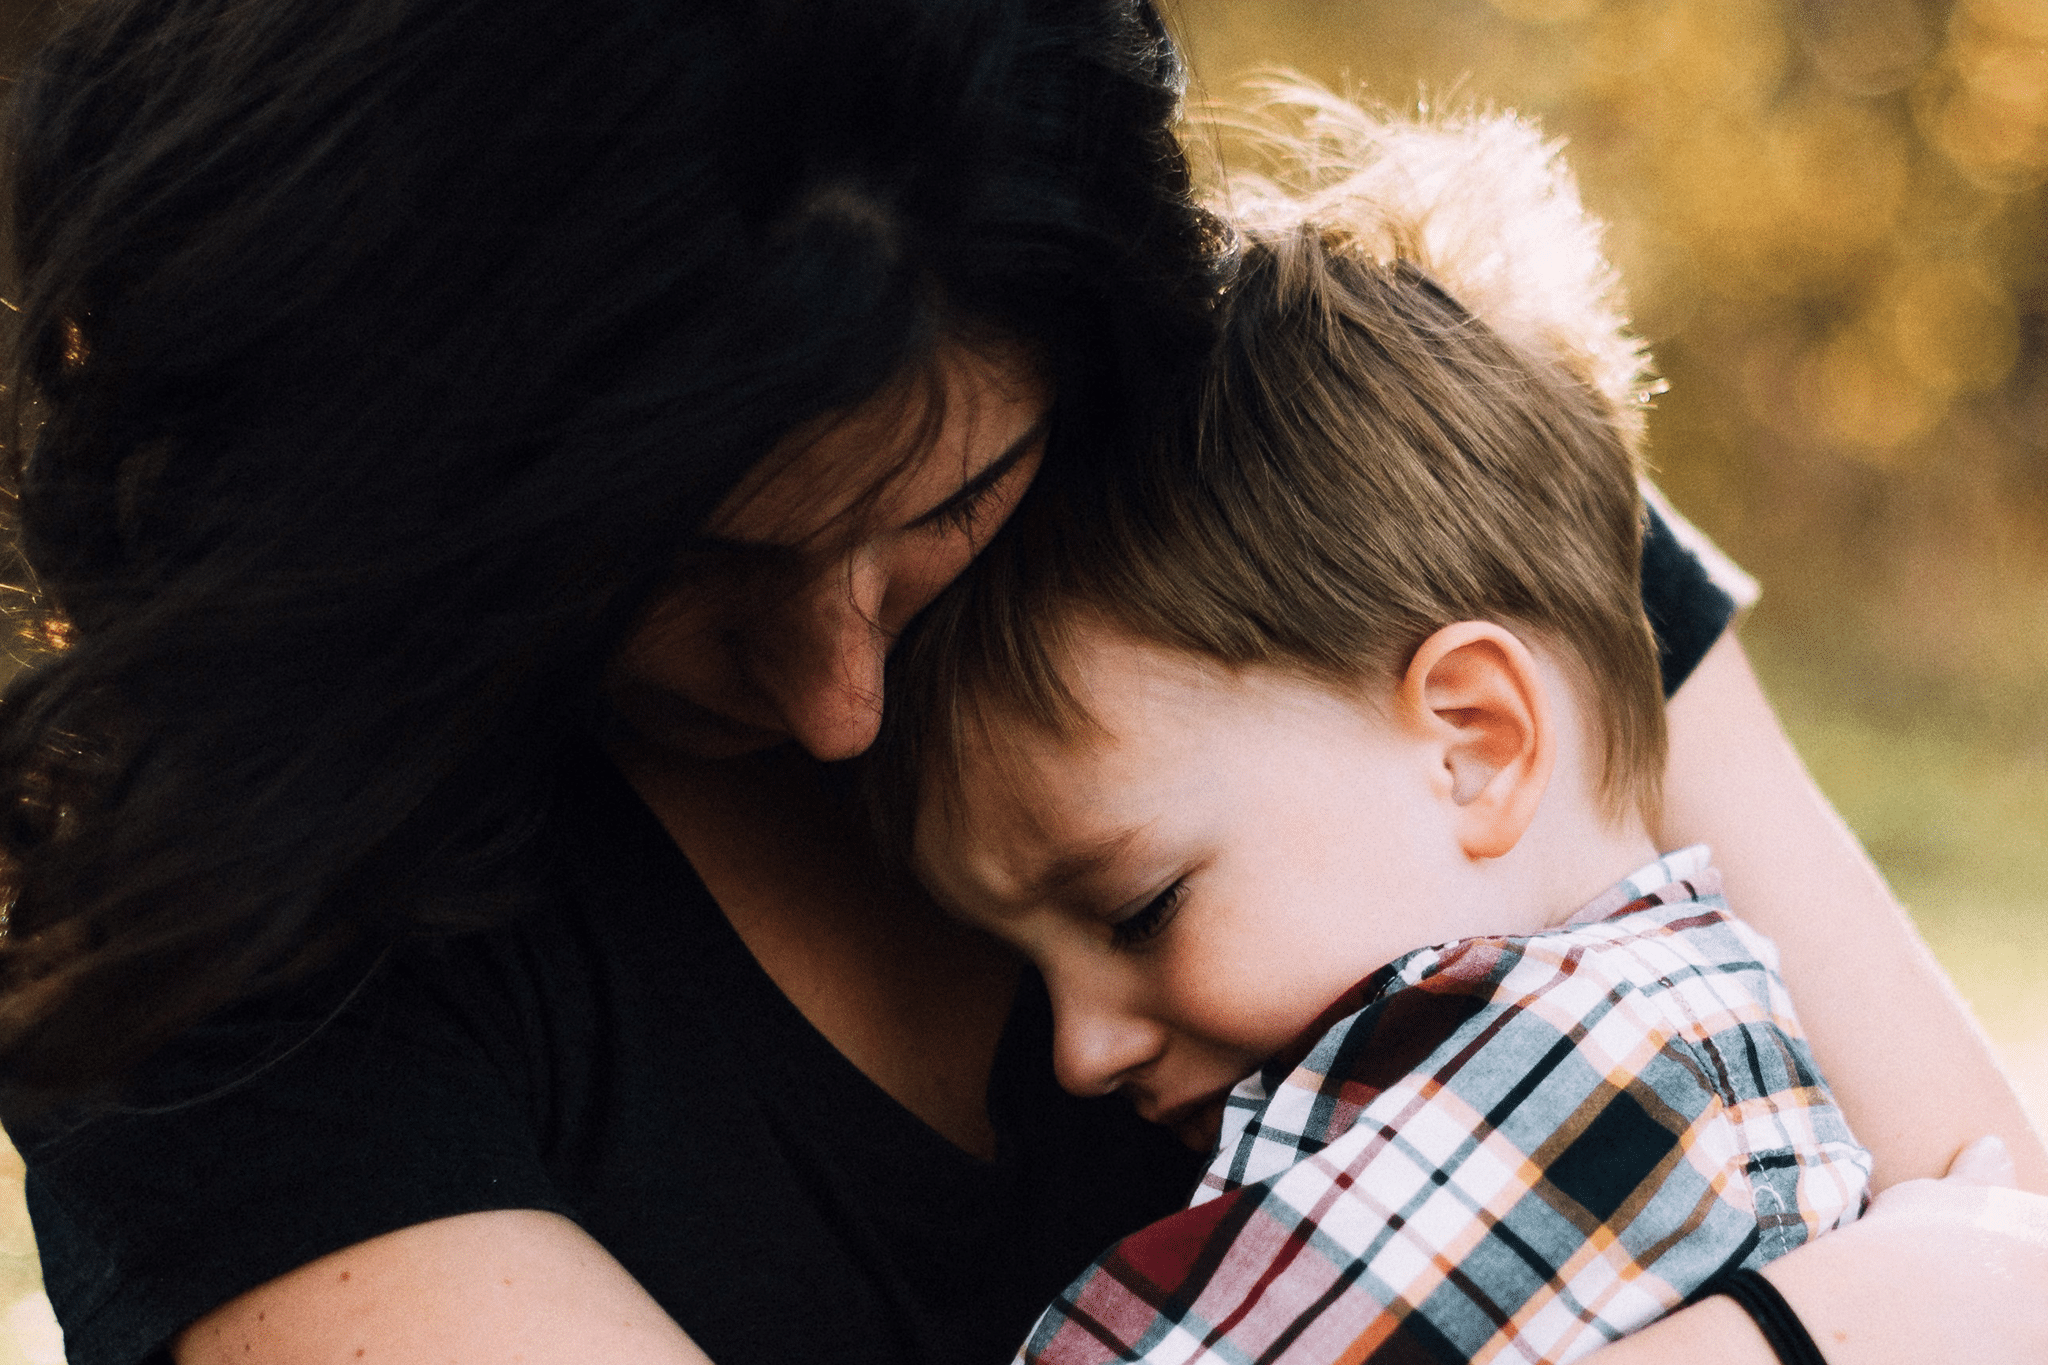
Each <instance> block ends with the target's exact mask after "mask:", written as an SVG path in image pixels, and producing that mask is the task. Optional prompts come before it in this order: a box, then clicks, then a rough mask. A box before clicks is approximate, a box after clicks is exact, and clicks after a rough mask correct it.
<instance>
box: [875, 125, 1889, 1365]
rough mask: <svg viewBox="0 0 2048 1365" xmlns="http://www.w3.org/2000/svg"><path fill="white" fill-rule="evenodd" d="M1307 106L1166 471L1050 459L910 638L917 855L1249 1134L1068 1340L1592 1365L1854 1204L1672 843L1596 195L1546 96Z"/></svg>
mask: <svg viewBox="0 0 2048 1365" xmlns="http://www.w3.org/2000/svg"><path fill="white" fill-rule="evenodd" d="M1314 120H1315V123H1314V128H1313V131H1314V132H1315V134H1316V137H1317V144H1316V146H1317V155H1318V157H1319V158H1320V160H1321V163H1322V165H1323V168H1324V170H1325V172H1326V174H1325V177H1324V181H1325V183H1324V187H1323V188H1322V189H1320V190H1318V191H1315V192H1313V193H1304V194H1301V195H1296V196H1293V197H1288V196H1284V195H1280V194H1279V193H1278V192H1268V193H1267V194H1266V195H1265V196H1264V198H1263V199H1262V200H1256V201H1253V202H1251V203H1249V204H1248V205H1246V207H1249V208H1250V209H1251V210H1252V217H1253V219H1254V223H1255V225H1254V226H1251V227H1249V228H1247V229H1246V230H1245V237H1244V241H1243V244H1242V267H1241V270H1240V271H1239V273H1238V275H1237V277H1236V279H1235V282H1234V283H1233V285H1232V286H1231V288H1230V290H1229V292H1228V294H1227V296H1226V298H1225V300H1224V305H1223V306H1224V308H1225V327H1224V333H1225V334H1224V338H1223V341H1222V344H1221V348H1220V350H1219V352H1218V355H1217V357H1216V359H1215V362H1214V366H1213V371H1212V373H1211V374H1210V376H1209V377H1208V379H1207V382H1206V389H1205V391H1204V392H1203V394H1202V396H1201V400H1200V402H1199V403H1198V404H1197V405H1196V408H1197V411H1196V412H1195V413H1194V414H1193V416H1192V418H1191V419H1190V420H1189V422H1188V424H1187V425H1186V426H1185V427H1184V428H1183V429H1181V430H1178V431H1174V432H1170V433H1168V434H1167V435H1166V436H1165V438H1164V439H1163V440H1162V441H1161V443H1160V456H1161V458H1160V459H1159V460H1158V461H1157V462H1156V466H1155V470H1154V473H1153V475H1152V476H1150V477H1149V478H1147V479H1142V480H1140V481H1139V482H1138V483H1137V484H1134V485H1133V486H1130V487H1124V488H1119V489H1117V490H1115V492H1114V493H1113V495H1111V496H1109V497H1108V498H1107V499H1106V500H1102V499H1100V498H1098V499H1094V500H1087V501H1083V500H1078V499H1075V498H1072V497H1067V498H1065V499H1063V498H1062V497H1061V494H1060V490H1059V489H1058V488H1056V487H1052V486H1048V487H1047V488H1046V489H1045V490H1044V494H1045V495H1044V496H1043V497H1036V498H1035V500H1034V503H1033V505H1032V506H1030V507H1029V508H1027V510H1025V511H1023V512H1020V514H1019V517H1020V520H1019V521H1018V522H1017V523H1016V524H1015V525H1014V526H1013V527H1012V528H1011V530H1009V531H1006V532H1005V533H1004V535H1003V536H1002V537H999V539H998V542H997V543H996V544H995V545H993V546H992V547H991V548H990V549H989V551H988V552H987V553H986V555H985V556H984V557H983V560H982V562H981V563H980V564H979V565H978V566H977V568H976V569H975V570H974V571H973V572H972V573H971V574H970V575H969V577H968V579H967V580H964V581H963V582H962V583H961V584H960V585H958V587H957V588H956V590H955V591H953V592H952V593H951V594H950V595H949V596H948V597H947V598H945V599H942V601H941V602H940V603H938V604H936V605H935V607H934V608H933V610H932V611H931V613H930V614H929V615H928V617H927V618H926V619H924V620H923V621H922V622H920V624H919V625H918V626H917V627H916V629H915V630H914V632H913V633H912V637H911V638H909V639H906V641H904V643H903V644H902V646H900V647H899V650H898V654H897V658H896V661H895V662H894V663H893V664H892V670H893V674H892V681H891V684H890V686H891V688H892V695H893V696H894V698H895V704H894V705H893V706H892V708H891V713H890V714H891V716H892V717H893V718H894V720H893V721H892V729H891V730H890V731H889V732H888V733H887V734H886V735H885V737H884V741H883V746H882V749H881V751H880V756H879V758H878V761H879V762H880V763H882V764H884V765H885V771H884V775H883V776H884V780H883V781H882V782H881V783H880V784H878V788H877V789H878V790H885V791H887V790H896V791H907V790H915V792H916V800H915V808H914V810H913V809H910V808H909V807H908V805H906V806H905V807H904V808H902V809H899V810H897V811H895V812H894V813H893V816H892V817H891V823H892V824H893V826H894V828H896V829H897V830H898V831H899V833H900V834H901V835H902V836H903V837H904V838H905V841H906V843H907V845H908V847H907V852H908V853H909V855H910V856H911V858H912V860H913V863H914V865H915V866H916V867H917V869H918V870H919V872H920V874H921V875H922V876H923V877H924V878H925V879H926V881H927V882H928V884H929V885H930V887H931V888H932V890H933V892H934V894H935V895H936V896H937V897H938V898H939V900H940V901H941V903H943V904H944V905H946V906H947V907H948V908H949V909H951V910H952V911H953V912H954V913H956V914H958V915H960V916H961V917H963V918H964V919H966V920H968V921H970V922H972V923H974V924H977V925H980V926H982V927H983V928H985V929H987V930H988V931H990V932H991V933H994V934H995V935H997V936H998V937H1000V938H1002V939H1004V940H1006V941H1008V942H1009V943H1011V944H1013V945H1014V946H1016V947H1017V948H1018V949H1020V950H1021V951H1022V952H1024V953H1025V954H1026V955H1027V956H1028V957H1029V958H1030V959H1031V960H1032V961H1033V962H1034V963H1035V964H1036V965H1037V966H1038V968H1039V969H1040V971H1041V973H1042V974H1043V976H1044V979H1045V982H1046V986H1047V988H1048V990H1049V992H1050V995H1051V1000H1052V1004H1053V1009H1054V1013H1055V1020H1056V1039H1055V1064H1056V1067H1057V1069H1058V1073H1059V1077H1060V1080H1061V1082H1062V1083H1063V1084H1064V1085H1065V1086H1067V1087H1068V1088H1069V1089H1071V1090H1074V1091H1077V1092H1080V1093H1085V1094H1101V1093H1107V1092H1111V1091H1120V1092H1122V1093H1124V1094H1125V1095H1127V1096H1128V1097H1129V1098H1130V1099H1131V1100H1132V1101H1133V1102H1134V1103H1135V1104H1136V1105H1137V1107H1138V1110H1139V1112H1140V1113H1142V1114H1143V1115H1145V1116H1146V1117H1147V1118H1150V1119H1153V1120H1156V1121H1157V1122H1160V1123H1163V1124H1168V1125H1171V1126H1173V1127H1174V1128H1175V1129H1177V1130H1178V1131H1179V1132H1180V1133H1181V1134H1182V1135H1183V1137H1184V1138H1185V1139H1186V1140H1188V1141H1190V1142H1191V1143H1196V1144H1214V1157H1213V1161H1212V1163H1211V1164H1210V1166H1209V1168H1208V1173H1207V1175H1206V1176H1205V1177H1204V1179H1203V1180H1202V1183H1201V1186H1200V1188H1199V1189H1198V1190H1197V1191H1196V1192H1195V1194H1194V1197H1193V1200H1192V1203H1191V1206H1190V1208H1188V1209H1187V1210H1186V1211H1184V1212H1183V1213H1180V1214H1178V1215H1176V1216H1174V1217H1172V1218H1169V1219H1167V1220H1165V1221H1163V1222H1161V1223H1158V1224H1156V1225H1154V1226H1152V1227H1150V1228H1147V1229H1145V1230H1143V1231H1141V1232H1139V1233H1137V1234H1135V1235H1133V1236H1131V1237H1129V1238H1126V1239H1125V1240H1124V1241H1123V1242H1121V1243H1119V1244H1118V1245H1117V1246H1115V1247H1113V1248H1111V1249H1110V1250H1109V1251H1108V1252H1107V1253H1105V1254H1104V1255H1103V1256H1102V1257H1101V1258H1100V1260H1098V1261H1097V1263H1096V1264H1095V1265H1094V1266H1093V1267H1091V1268H1090V1269H1089V1270H1088V1271H1087V1272H1086V1273H1085V1274H1084V1275H1082V1276H1081V1278H1080V1279H1078V1280H1076V1281H1075V1282H1074V1284H1073V1285H1072V1286H1071V1287H1070V1288H1069V1289H1068V1291H1067V1292H1066V1294H1065V1295H1064V1296H1062V1298H1061V1299H1060V1300H1059V1302H1057V1303H1056V1304H1054V1305H1053V1306H1052V1307H1051V1308H1050V1309H1048V1310H1047V1311H1046V1313H1045V1314H1044V1316H1043V1317H1042V1318H1041V1320H1040V1321H1039V1323H1038V1325H1037V1327H1036V1328H1035V1330H1034V1331H1033V1332H1032V1334H1031V1337H1030V1340H1029V1342H1028V1344H1027V1346H1026V1348H1025V1351H1024V1353H1023V1358H1024V1359H1027V1360H1031V1361H1044V1362H1059V1363H1060V1365H1068V1363H1069V1362H1084V1361H1111V1360H1117V1361H1134V1360H1142V1361H1148V1362H1152V1361H1156V1362H1161V1363H1162V1365H1164V1363H1165V1362H1173V1365H1180V1363H1181V1362H1188V1361H1218V1362H1223V1361H1229V1362H1247V1361H1254V1360H1256V1361H1301V1362H1316V1363H1317V1365H1329V1362H1334V1361H1343V1362H1354V1361H1367V1360H1370V1361H1384V1362H1410V1361H1417V1362H1420V1361H1432V1362H1451V1361H1467V1360H1481V1361H1483V1360H1518V1361H1529V1360H1533V1361H1564V1360H1570V1359H1573V1358H1575V1357H1578V1356H1581V1355H1584V1354H1586V1353H1587V1352H1589V1351H1591V1350H1593V1349H1595V1348H1597V1347H1599V1346H1601V1345H1603V1344H1605V1343H1606V1342H1608V1341H1610V1340H1612V1339H1614V1338H1616V1337H1618V1336H1620V1335H1622V1334H1623V1333H1625V1332H1628V1331H1630V1330H1632V1329H1635V1328H1637V1327H1640V1326H1642V1325H1644V1324H1646V1323H1648V1322H1650V1321H1652V1320H1653V1319H1655V1318H1656V1317H1658V1316H1660V1315H1662V1314H1664V1313H1666V1312H1668V1311H1669V1310H1671V1309H1672V1308H1674V1307H1675V1306H1677V1305H1679V1304H1681V1303H1682V1302H1683V1301H1685V1299H1686V1298H1687V1297H1688V1296H1689V1295H1692V1294H1694V1293H1695V1292H1697V1291H1700V1290H1701V1289H1702V1288H1705V1287H1708V1286H1711V1285H1713V1284H1715V1283H1716V1281H1717V1278H1718V1277H1722V1276H1724V1275H1725V1274H1726V1273H1727V1272H1730V1271H1735V1270H1739V1269H1744V1268H1752V1269H1753V1268H1754V1267H1756V1266H1758V1265H1761V1264H1762V1263H1764V1262H1766V1261H1768V1260H1770V1259H1771V1258H1773V1257H1775V1256H1777V1255H1780V1254H1781V1253H1783V1252H1785V1251H1787V1250H1789V1249H1791V1248H1792V1247H1795V1246H1797V1245H1799V1244H1800V1243H1801V1242H1803V1241H1804V1240H1806V1239H1807V1238H1809V1237H1812V1236H1815V1235H1817V1234H1819V1233H1821V1232H1824V1231H1826V1230H1828V1229H1830V1228H1833V1227H1836V1226H1838V1225H1840V1224H1842V1223H1844V1222H1846V1221H1848V1220H1850V1219H1853V1218H1854V1217H1855V1216H1856V1215H1857V1214H1858V1213H1859V1211H1860V1210H1861V1208H1862V1207H1863V1205H1864V1203H1865V1202H1866V1197H1867V1189H1868V1176H1869V1158H1868V1156H1867V1154H1866V1153H1865V1152H1864V1151H1863V1150H1862V1149H1861V1148H1860V1147H1858V1146H1857V1144H1856V1142H1855V1140H1854V1139H1853V1138H1852V1137H1851V1136H1850V1134H1849V1132H1848V1130H1847V1128H1846V1126H1845V1124H1844V1122H1843V1119H1842V1116H1841V1114H1840V1113H1839V1112H1838V1110H1837V1109H1836V1107H1835V1105H1834V1103H1833V1101H1832V1099H1831V1098H1830V1096H1829V1094H1828V1092H1827V1090H1826V1087H1825V1085H1824V1084H1823V1082H1822V1080H1821V1079H1820V1076H1819V1074H1818V1072H1817V1071H1816V1069H1815V1066H1814V1062H1813V1059H1812V1057H1811V1055H1810V1054H1809V1052H1808V1049H1807V1046H1806V1043H1805V1041H1804V1040H1803V1037H1802V1035H1801V1032H1800V1029H1799V1025H1798V1023H1797V1021H1796V1019H1795V1018H1794V1016H1793V1012H1792V1006H1791V1002H1790V1001H1789V1000H1788V999H1787V998H1786V995H1785V991H1784V986H1783V984H1782V982H1781V981H1780V979H1779V977H1778V974H1777V971H1776V968H1775V955H1774V952H1773V949H1772V947H1771V945H1770V943H1769V942H1767V941H1766V940H1764V939H1763V938H1761V937H1760V936H1759V935H1757V934H1756V933H1755V932H1754V931H1752V930H1750V929H1749V928H1747V927H1746V926H1744V925H1743V924H1742V923H1741V922H1740V921H1739V920H1737V919H1735V918H1733V917H1732V916H1731V914H1730V913H1729V910H1728V908H1727V905H1726V903H1725V902H1724V901H1723V899H1722V897H1721V895H1720V890H1719V886H1720V883H1719V880H1718V878H1717V876H1716V874H1715V872H1714V870H1713V869H1712V867H1711V866H1710V865H1709V863H1708V857H1707V851H1706V850H1705V849H1704V848H1688V849H1683V850H1679V851H1676V852H1671V853H1668V854H1665V855H1664V856H1661V857H1660V856H1659V854H1658V850H1657V849H1656V848H1655V846H1654V845H1653V844H1652V842H1651V836H1650V833H1649V831H1650V830H1652V829H1654V828H1655V827H1656V813H1657V799H1658V776H1659V773H1660V772H1661V769H1662V765H1663V757H1664V721H1663V711H1662V693H1661V690H1660V685H1659V676H1658V665H1657V658H1656V654H1655V647H1654V644H1653V642H1652V637H1651V635H1650V632H1649V630H1648V628H1647V626H1646V624H1645V621H1644V619H1643V613H1642V608H1641V603H1640V590H1639V586H1638V577H1637V575H1638V569H1639V555H1640V544H1641V538H1642V527H1643V512H1642V507H1641V503H1640V498H1639V494H1638V488H1637V467H1636V457H1635V448H1636V445H1637V443H1638V440H1639V427H1640V419H1639V415H1638V406H1639V403H1640V390H1639V383H1640V376H1641V372H1642V369H1641V367H1642V357H1641V354H1640V351H1639V350H1638V348H1637V347H1636V346H1635V345H1634V344H1633V343H1632V342H1631V341H1630V340H1629V339H1628V338H1627V337H1626V335H1625V334H1624V332H1623V330H1622V327H1621V323H1620V320H1619V317H1618V315H1617V314H1616V313H1615V311H1614V309H1613V308H1612V306H1611V304H1610V302H1609V300H1610V298H1611V296H1612V292H1613V290H1612V282H1611V278H1610V276H1609V274H1608V272H1607V270H1606V267H1605V265H1604V264H1603V263H1602V262H1601V260H1600V258H1599V256H1598V253H1597V247H1596V240H1595V232H1596V229H1595V227H1594V225H1592V224H1591V223H1590V222H1589V221H1588V220H1587V219H1586V218H1585V217H1584V215H1583V213H1582V212H1581V211H1580V210H1579V208H1578V203H1577V198H1576V194H1575V193H1574V191H1573V190H1572V187H1571V185H1570V182H1569V180H1568V179H1567V178H1566V177H1565V173H1564V172H1563V170H1562V168H1561V167H1560V166H1559V164H1558V163H1557V160H1556V158H1555V155H1554V151H1553V149H1551V148H1549V147H1546V146H1545V145H1544V144H1543V143H1542V141H1541V139H1540V137H1539V136H1538V135H1537V134H1536V133H1535V132H1534V131H1533V130H1532V129H1530V128H1529V127H1528V126H1527V125H1525V124H1522V123H1520V122H1517V121H1515V120H1513V119H1511V118H1475V119H1470V120H1466V121H1463V122H1457V123H1450V124H1442V125H1425V124H1413V123H1401V122H1382V121H1377V120H1374V119H1372V118H1370V117H1368V116H1366V115H1364V114H1361V113H1359V112H1358V111H1356V110H1353V109H1351V108H1350V107H1349V106H1345V105H1341V104H1339V103H1336V102H1325V103H1323V104H1322V105H1321V106H1320V107H1319V108H1318V109H1317V110H1316V112H1315V114H1314ZM1333 155H1334V158H1335V160H1336V162H1337V163H1338V165H1339V167H1340V169H1341V172H1342V173H1341V174H1340V175H1336V176H1331V175H1329V174H1327V170H1328V165H1329V163H1330V161H1331V159H1332V157H1333ZM1259 221H1264V222H1265V223H1268V224H1273V223H1279V224H1282V225H1281V226H1263V227H1262V226H1257V225H1256V223H1257V222H1259ZM910 718H915V719H914V720H913V719H910ZM891 773H893V774H894V779H895V780H893V781H891V780H888V776H889V774H891ZM1422 944H1428V945H1434V946H1429V947H1418V946H1417V945H1422Z"/></svg>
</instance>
